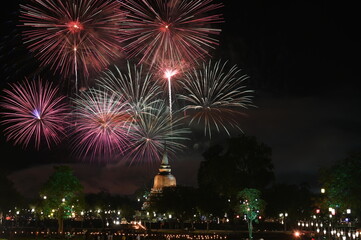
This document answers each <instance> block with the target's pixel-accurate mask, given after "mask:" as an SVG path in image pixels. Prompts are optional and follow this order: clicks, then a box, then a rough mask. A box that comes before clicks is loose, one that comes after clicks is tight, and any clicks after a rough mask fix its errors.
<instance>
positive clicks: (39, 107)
mask: <svg viewBox="0 0 361 240" xmlns="http://www.w3.org/2000/svg"><path fill="white" fill-rule="evenodd" d="M10 86H11V89H10V90H9V89H5V90H3V91H4V93H5V94H4V96H3V97H2V101H1V106H2V107H3V109H4V111H3V112H2V115H3V117H4V119H3V120H2V121H1V123H2V124H4V125H6V126H7V127H6V128H5V130H4V133H5V135H6V137H7V140H10V141H14V144H15V145H18V144H19V145H22V146H23V147H27V146H28V144H29V142H31V141H34V143H35V147H36V148H37V149H39V148H40V146H41V145H42V143H44V142H45V143H46V145H47V146H48V147H49V148H50V147H51V145H52V144H58V143H59V142H60V141H61V139H62V138H63V137H65V135H66V134H65V128H66V122H67V121H66V118H67V116H68V108H67V106H66V104H65V103H64V101H63V100H64V97H63V96H58V95H57V94H58V88H56V87H53V85H52V84H51V83H48V82H42V80H41V79H39V80H38V81H32V82H29V81H28V80H25V81H23V82H22V83H16V84H10Z"/></svg>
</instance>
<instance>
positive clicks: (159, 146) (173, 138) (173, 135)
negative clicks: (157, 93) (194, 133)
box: [129, 100, 189, 162]
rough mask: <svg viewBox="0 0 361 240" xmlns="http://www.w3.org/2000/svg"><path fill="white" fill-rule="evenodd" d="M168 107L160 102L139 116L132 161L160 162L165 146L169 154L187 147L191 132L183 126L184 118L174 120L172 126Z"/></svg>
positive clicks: (133, 140) (133, 141) (133, 142)
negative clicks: (184, 142) (185, 144)
mask: <svg viewBox="0 0 361 240" xmlns="http://www.w3.org/2000/svg"><path fill="white" fill-rule="evenodd" d="M170 121H171V119H170V116H169V114H168V112H167V106H166V105H165V103H164V101H162V100H159V101H157V102H153V104H152V105H151V106H149V107H147V108H146V109H145V111H143V112H142V113H141V114H139V115H138V116H137V117H136V118H135V121H134V132H133V134H132V148H131V150H130V151H129V156H130V158H131V159H132V161H135V162H139V161H146V162H154V161H155V162H158V161H160V159H161V156H162V154H163V152H164V149H165V145H166V146H167V147H166V149H167V151H168V152H169V153H175V152H176V151H178V150H181V149H183V148H184V147H185V146H184V145H183V144H182V141H184V140H186V139H187V137H186V135H187V134H188V133H189V130H188V129H187V128H185V127H183V126H182V124H181V121H182V118H177V119H175V120H173V122H172V124H171V122H170Z"/></svg>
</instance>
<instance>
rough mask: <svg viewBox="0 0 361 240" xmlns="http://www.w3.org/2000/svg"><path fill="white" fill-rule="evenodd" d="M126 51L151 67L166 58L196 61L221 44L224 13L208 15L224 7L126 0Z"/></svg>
mask: <svg viewBox="0 0 361 240" xmlns="http://www.w3.org/2000/svg"><path fill="white" fill-rule="evenodd" d="M124 7H125V9H126V10H127V11H128V12H129V13H128V21H127V22H126V24H125V26H124V27H125V28H126V31H125V34H126V35H125V37H124V38H125V40H126V42H127V43H128V44H127V45H126V46H125V50H126V52H127V53H128V55H129V57H140V61H139V62H145V63H148V64H150V65H153V64H156V63H157V61H163V60H164V59H173V60H175V61H187V62H194V61H195V60H197V59H204V57H205V56H207V55H209V50H210V49H212V48H214V46H215V45H218V40H217V39H215V37H214V36H216V35H218V34H219V33H220V29H218V28H214V27H212V26H211V25H213V24H218V23H221V22H222V21H223V19H222V16H221V14H212V15H207V14H209V13H210V12H212V11H213V10H216V9H218V8H221V7H223V5H222V4H213V3H212V0H202V1H201V0H188V1H186V0H170V1H160V0H141V1H136V0H126V1H125V2H124Z"/></svg>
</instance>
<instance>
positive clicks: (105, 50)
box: [20, 0, 125, 78]
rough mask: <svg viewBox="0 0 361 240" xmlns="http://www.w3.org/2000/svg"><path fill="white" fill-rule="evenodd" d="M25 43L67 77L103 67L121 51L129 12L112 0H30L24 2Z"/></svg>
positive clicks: (22, 15) (42, 63) (40, 57)
mask: <svg viewBox="0 0 361 240" xmlns="http://www.w3.org/2000/svg"><path fill="white" fill-rule="evenodd" d="M20 7H21V12H20V19H21V20H20V21H21V22H23V25H24V26H25V27H27V28H26V30H24V31H23V35H24V43H25V44H26V45H27V47H28V48H29V50H30V51H31V52H34V53H35V56H36V57H37V58H38V59H39V60H40V62H41V66H50V67H51V69H53V70H55V71H56V72H58V73H60V74H61V75H62V76H63V77H64V78H66V77H69V76H71V75H77V71H78V69H81V72H82V74H83V76H85V77H87V76H89V74H90V72H91V71H95V72H97V71H100V70H101V69H102V68H104V67H106V66H108V65H109V63H110V60H114V59H116V58H118V57H119V56H120V55H121V48H120V41H121V37H120V28H119V25H120V23H122V22H123V21H124V18H125V15H124V13H123V11H121V10H120V2H119V1H112V0H30V3H29V4H25V5H20Z"/></svg>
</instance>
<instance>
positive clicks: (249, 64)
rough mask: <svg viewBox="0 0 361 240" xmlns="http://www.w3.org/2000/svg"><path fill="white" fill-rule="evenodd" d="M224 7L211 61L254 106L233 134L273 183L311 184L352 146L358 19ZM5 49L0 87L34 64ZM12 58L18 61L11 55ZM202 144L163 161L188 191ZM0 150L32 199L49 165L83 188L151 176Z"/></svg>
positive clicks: (349, 14) (356, 132) (309, 10)
mask: <svg viewBox="0 0 361 240" xmlns="http://www.w3.org/2000/svg"><path fill="white" fill-rule="evenodd" d="M11 4H12V6H9V8H7V7H5V6H2V10H1V11H2V14H1V21H2V28H3V31H2V37H3V39H12V37H11V36H14V35H12V34H11V32H13V31H16V28H17V27H16V25H15V23H14V19H16V16H17V12H16V11H17V10H18V5H17V3H16V1H11ZM224 4H225V7H224V8H223V9H222V10H221V11H222V12H223V13H224V18H225V23H224V24H222V25H221V28H222V34H221V36H220V41H221V42H220V46H219V47H218V48H217V49H216V50H215V51H214V53H213V56H214V59H218V58H222V59H224V60H228V61H229V62H230V64H232V65H233V64H237V66H239V67H240V68H242V69H243V70H244V71H245V72H246V73H247V74H248V75H249V76H250V79H249V86H250V88H252V89H254V90H255V99H254V102H255V104H256V105H257V108H253V109H250V110H248V111H247V112H246V113H247V117H245V118H244V119H242V120H241V127H242V129H243V131H244V132H245V133H246V134H247V135H254V136H256V137H257V138H258V140H259V141H261V142H264V143H265V144H267V145H268V146H270V147H271V148H272V150H273V163H274V166H275V173H276V180H277V181H278V182H285V183H302V182H308V183H309V184H310V185H311V187H313V188H314V187H317V171H318V169H319V168H320V167H323V166H327V165H330V164H332V163H333V162H334V161H336V160H339V159H342V158H344V157H346V156H347V155H348V154H349V153H352V152H355V151H360V150H361V111H360V104H361V94H360V90H361V83H360V82H361V81H360V80H361V77H360V66H361V64H360V60H359V59H360V56H361V55H360V51H359V44H360V39H359V38H357V37H356V36H357V35H358V32H359V22H361V21H360V19H359V18H360V14H359V13H358V12H356V9H358V8H357V7H356V3H345V2H338V4H337V5H336V4H334V3H331V2H330V1H311V0H309V1H308V0H303V1H301V0H296V1H260V0H224ZM7 6H8V5H7ZM10 7H11V9H10ZM9 36H10V37H9ZM14 38H16V37H14ZM15 43H16V41H12V43H11V44H10V43H9V42H7V43H6V44H4V42H3V45H2V48H1V56H2V58H1V63H2V67H1V69H2V71H3V74H1V80H2V82H1V86H2V87H4V86H5V84H6V82H9V81H14V79H17V78H20V79H21V78H22V77H23V76H22V74H25V73H27V72H29V69H31V66H33V65H34V61H31V58H30V57H29V56H27V55H26V54H23V53H24V49H23V48H21V47H18V46H16V45H15ZM9 46H11V47H9ZM13 52H15V53H14V54H13ZM18 55H20V56H22V57H21V58H19V57H14V56H18ZM29 60H30V61H31V63H27V62H28V61H29ZM15 62H18V63H17V64H15ZM19 62H20V63H19ZM13 63H14V64H13ZM22 63H24V64H22ZM9 65H14V66H15V67H13V68H11V67H9ZM4 66H6V67H4ZM18 67H19V69H20V70H19V69H17V71H15V70H14V68H18ZM10 73H12V74H14V75H11V76H10ZM14 76H15V77H14ZM208 144H209V142H202V143H198V145H195V146H200V147H198V148H193V149H192V150H191V149H190V150H188V151H185V152H184V153H182V154H179V156H177V158H176V159H170V160H171V164H172V167H173V173H174V175H175V176H176V178H177V181H178V184H181V185H193V186H196V184H197V183H196V175H197V170H198V166H199V162H200V161H201V160H202V156H201V153H202V151H203V150H204V149H205V147H207V146H208ZM0 150H1V152H2V157H1V162H0V164H1V167H0V168H1V169H2V170H6V171H7V172H8V173H10V175H9V176H10V178H11V179H12V180H13V181H14V182H15V184H16V186H17V188H18V189H19V191H21V192H22V193H24V194H26V195H28V196H35V195H36V194H37V191H38V189H39V186H40V185H41V184H42V183H43V182H44V181H45V180H46V179H47V177H48V176H49V175H50V174H51V169H52V165H53V164H59V163H64V162H66V163H68V164H71V165H72V166H74V169H75V173H76V174H77V176H78V177H79V178H80V179H81V181H82V183H83V184H84V186H85V187H86V191H88V192H97V191H101V190H105V191H109V192H112V193H119V194H132V193H133V192H134V191H135V190H136V189H137V188H139V187H142V186H145V185H147V184H149V182H150V180H151V178H152V177H153V176H154V173H155V171H156V166H153V167H151V168H150V167H149V166H146V167H144V166H131V167H127V166H124V165H121V164H119V165H111V164H108V165H99V164H92V163H81V162H74V161H73V160H72V159H69V157H68V155H67V154H68V153H67V152H66V151H64V150H63V149H62V148H61V146H60V147H58V148H57V149H54V150H53V151H48V150H42V151H41V152H40V153H37V152H35V151H32V150H21V148H18V147H13V146H12V145H11V144H9V143H7V142H5V140H4V137H3V136H1V148H0Z"/></svg>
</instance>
